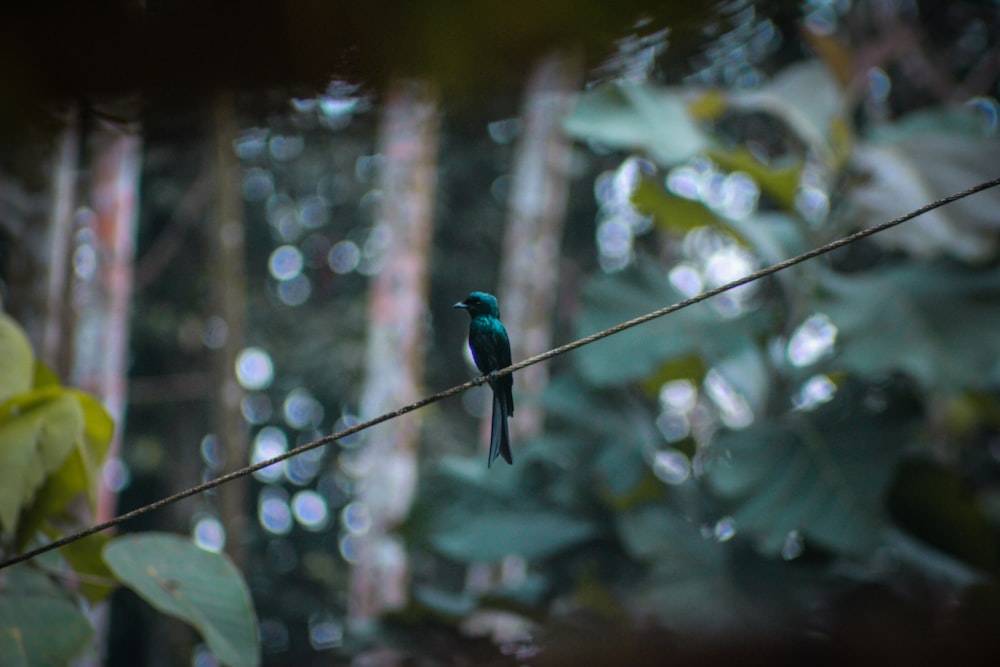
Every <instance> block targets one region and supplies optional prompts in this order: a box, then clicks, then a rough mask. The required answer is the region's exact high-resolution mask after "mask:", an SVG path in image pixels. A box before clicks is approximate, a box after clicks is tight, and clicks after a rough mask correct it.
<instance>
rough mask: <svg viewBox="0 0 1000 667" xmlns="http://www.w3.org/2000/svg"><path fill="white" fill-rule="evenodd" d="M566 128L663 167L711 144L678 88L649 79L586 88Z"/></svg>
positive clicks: (571, 133) (579, 137) (583, 136)
mask: <svg viewBox="0 0 1000 667" xmlns="http://www.w3.org/2000/svg"><path fill="white" fill-rule="evenodd" d="M565 128H566V132H567V133H568V134H570V136H573V137H576V138H577V139H583V140H585V141H596V142H599V143H601V144H604V145H606V146H609V147H611V148H615V149H621V150H634V151H641V152H644V153H646V154H647V155H649V157H651V158H652V159H653V160H656V162H658V163H659V164H660V165H661V166H670V165H674V164H677V163H679V162H683V161H685V160H687V159H688V158H690V157H692V156H694V155H696V154H698V153H700V152H702V151H704V150H705V149H706V148H708V147H709V146H710V145H711V140H710V139H709V137H708V135H707V134H705V133H704V132H703V131H702V130H701V128H700V127H698V125H697V124H696V123H695V122H694V121H693V120H692V119H691V116H690V115H689V114H688V111H687V105H686V102H685V101H684V99H683V97H682V96H681V93H680V89H676V88H665V87H663V86H658V85H656V84H649V83H640V84H617V83H608V84H604V85H601V86H597V87H595V88H592V89H590V90H588V91H586V92H585V93H583V94H582V95H580V99H579V100H578V101H577V103H576V106H575V107H574V109H573V111H572V113H571V114H570V116H569V117H568V118H567V119H566V123H565Z"/></svg>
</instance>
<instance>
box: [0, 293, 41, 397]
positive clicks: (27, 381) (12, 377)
mask: <svg viewBox="0 0 1000 667" xmlns="http://www.w3.org/2000/svg"><path fill="white" fill-rule="evenodd" d="M34 372H35V355H34V353H33V352H32V351H31V343H29V342H28V337H27V336H26V335H25V334H24V330H23V329H21V326H20V325H19V324H18V323H17V322H16V321H14V319H13V318H12V317H10V316H9V315H7V314H6V313H4V312H3V311H0V403H3V402H4V401H6V400H7V399H8V398H10V397H11V396H14V395H15V394H20V393H22V392H25V391H28V390H29V389H31V379H32V377H33V375H34Z"/></svg>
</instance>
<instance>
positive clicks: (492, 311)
mask: <svg viewBox="0 0 1000 667" xmlns="http://www.w3.org/2000/svg"><path fill="white" fill-rule="evenodd" d="M455 308H464V309H465V310H467V311H469V315H470V316H471V317H476V316H477V315H490V316H492V317H500V307H499V306H497V300H496V297H495V296H493V295H492V294H487V293H486V292H473V293H472V294H470V295H469V296H467V297H465V301H459V302H458V303H456V304H455Z"/></svg>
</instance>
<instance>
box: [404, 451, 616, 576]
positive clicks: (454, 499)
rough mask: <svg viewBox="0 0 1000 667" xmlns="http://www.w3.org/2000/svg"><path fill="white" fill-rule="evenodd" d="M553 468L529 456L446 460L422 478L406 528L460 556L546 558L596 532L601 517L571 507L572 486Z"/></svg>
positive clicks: (444, 551)
mask: <svg viewBox="0 0 1000 667" xmlns="http://www.w3.org/2000/svg"><path fill="white" fill-rule="evenodd" d="M550 468H551V464H546V463H545V462H544V459H536V460H535V461H532V460H530V459H529V458H528V457H525V456H522V458H521V459H520V460H519V461H518V466H517V467H516V468H514V469H504V468H501V469H500V470H503V472H502V473H501V472H500V470H496V469H494V470H489V471H487V469H486V468H485V467H484V466H483V465H482V463H481V461H479V460H478V459H476V460H457V459H448V460H445V461H444V462H443V463H442V464H441V465H439V466H437V467H435V469H434V470H432V471H431V472H430V473H429V474H428V475H427V476H426V477H425V478H424V480H423V481H422V483H421V489H420V497H419V499H418V502H417V503H416V505H415V506H414V508H413V511H412V512H411V513H410V518H409V520H408V530H409V531H411V532H412V534H413V535H414V536H416V537H417V538H418V539H421V540H425V541H426V542H427V544H428V546H430V548H431V549H433V550H434V551H437V552H439V553H441V554H443V555H445V556H448V557H449V558H452V559H454V560H458V561H462V562H494V561H499V560H501V559H503V558H504V557H506V556H509V555H512V554H518V555H521V556H523V557H525V558H528V559H544V558H547V557H549V556H552V555H554V554H556V553H558V552H560V551H563V550H565V549H568V548H571V547H574V546H577V545H579V544H581V543H583V542H585V541H587V540H589V539H592V538H593V537H594V536H595V535H596V534H597V533H598V532H599V530H600V526H599V524H598V523H597V522H596V521H595V520H594V519H592V518H588V517H586V516H579V515H576V514H574V512H573V508H572V504H573V499H572V497H571V496H572V494H571V493H569V492H568V490H567V489H565V488H563V489H560V485H559V484H558V481H559V480H558V478H554V477H553V475H551V474H549V469H550Z"/></svg>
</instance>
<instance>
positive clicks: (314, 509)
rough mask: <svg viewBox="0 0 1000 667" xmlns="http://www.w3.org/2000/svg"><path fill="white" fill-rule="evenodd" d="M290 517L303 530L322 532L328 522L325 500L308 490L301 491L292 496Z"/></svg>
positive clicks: (328, 514)
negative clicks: (291, 516)
mask: <svg viewBox="0 0 1000 667" xmlns="http://www.w3.org/2000/svg"><path fill="white" fill-rule="evenodd" d="M292 515H293V516H294V517H295V520H296V521H298V522H299V524H300V525H301V526H302V527H303V528H305V529H306V530H311V531H320V530H324V529H326V527H327V525H328V524H329V522H330V511H329V508H328V507H327V505H326V500H325V499H324V498H323V496H321V495H320V494H318V493H316V492H315V491H311V490H309V489H303V490H302V491H299V492H297V493H296V494H295V495H294V496H292Z"/></svg>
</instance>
